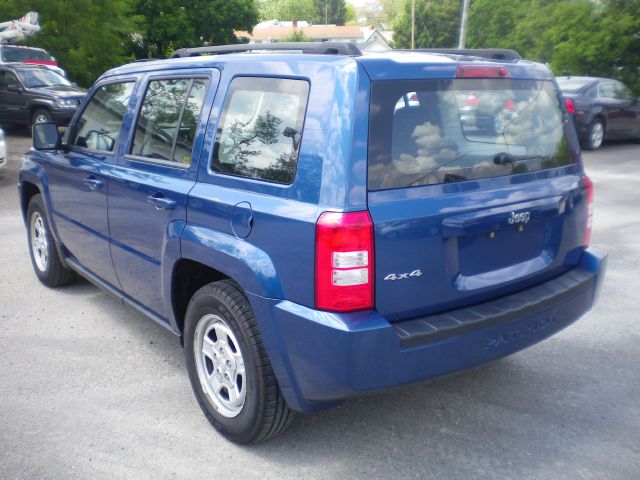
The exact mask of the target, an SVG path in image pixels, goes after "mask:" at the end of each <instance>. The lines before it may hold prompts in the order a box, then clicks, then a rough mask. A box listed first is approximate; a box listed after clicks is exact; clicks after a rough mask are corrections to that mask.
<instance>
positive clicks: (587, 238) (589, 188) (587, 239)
mask: <svg viewBox="0 0 640 480" xmlns="http://www.w3.org/2000/svg"><path fill="white" fill-rule="evenodd" d="M584 188H585V192H586V196H587V227H586V228H585V230H584V240H583V242H582V245H584V246H585V247H588V246H589V244H590V243H591V227H592V225H593V182H592V181H591V179H590V178H589V177H587V176H586V175H585V176H584Z"/></svg>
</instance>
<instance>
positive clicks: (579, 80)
mask: <svg viewBox="0 0 640 480" xmlns="http://www.w3.org/2000/svg"><path fill="white" fill-rule="evenodd" d="M556 80H557V82H558V85H559V86H560V90H562V94H563V95H564V97H565V102H566V107H567V110H568V111H569V112H570V113H571V116H572V117H573V120H574V123H575V127H576V131H577V132H578V136H579V137H580V142H581V144H582V146H583V148H585V149H587V150H597V149H598V148H600V146H601V145H602V142H603V141H604V140H606V139H611V140H617V139H622V140H624V139H634V140H638V139H640V102H639V101H638V99H637V98H636V97H635V96H634V95H633V93H632V92H631V90H629V89H628V88H627V87H626V86H625V85H624V84H623V83H622V82H619V81H618V80H614V79H611V78H597V77H557V78H556Z"/></svg>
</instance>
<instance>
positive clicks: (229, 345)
mask: <svg viewBox="0 0 640 480" xmlns="http://www.w3.org/2000/svg"><path fill="white" fill-rule="evenodd" d="M193 351H194V355H195V357H196V358H195V360H196V369H197V371H198V378H199V379H200V384H201V385H202V388H203V390H204V391H205V393H206V394H207V396H208V397H209V399H210V400H211V402H212V403H213V406H214V407H215V409H216V410H217V411H218V413H220V414H221V415H223V416H224V417H227V418H233V417H236V416H237V415H239V414H240V412H241V411H242V408H243V407H244V402H245V400H246V398H247V381H246V372H245V367H244V358H243V356H242V351H241V350H240V342H238V339H237V338H236V336H235V334H234V333H233V331H232V330H231V328H230V327H229V325H228V324H227V322H225V321H224V320H223V319H222V318H220V317H219V316H217V315H213V314H208V315H205V316H204V317H202V318H201V319H200V321H199V322H198V326H197V327H196V332H195V336H194V344H193Z"/></svg>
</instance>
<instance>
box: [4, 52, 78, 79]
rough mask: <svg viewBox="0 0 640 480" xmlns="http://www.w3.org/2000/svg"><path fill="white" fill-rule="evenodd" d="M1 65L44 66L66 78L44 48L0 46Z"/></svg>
mask: <svg viewBox="0 0 640 480" xmlns="http://www.w3.org/2000/svg"><path fill="white" fill-rule="evenodd" d="M3 63H27V64H34V65H44V66H46V67H47V68H48V69H49V70H53V71H54V72H56V73H57V74H58V75H62V76H63V77H66V76H67V72H65V71H64V70H63V69H62V68H60V67H59V66H58V62H57V61H56V59H55V58H54V57H53V55H51V54H50V53H49V52H47V51H46V50H45V49H44V48H36V47H24V46H22V45H0V65H1V64H3Z"/></svg>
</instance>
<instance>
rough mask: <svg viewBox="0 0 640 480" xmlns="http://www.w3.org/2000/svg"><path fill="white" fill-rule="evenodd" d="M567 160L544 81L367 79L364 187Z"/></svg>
mask: <svg viewBox="0 0 640 480" xmlns="http://www.w3.org/2000/svg"><path fill="white" fill-rule="evenodd" d="M572 162H573V160H572V157H571V156H570V154H569V150H568V148H567V142H566V138H565V131H564V117H563V114H562V111H561V110H560V103H559V100H558V96H557V92H556V90H555V88H554V86H553V84H552V83H551V82H548V81H532V80H510V79H455V80H419V81H378V82H374V83H373V87H372V101H371V111H370V132H369V189H370V190H382V189H390V188H404V187H412V186H418V185H428V184H438V183H449V182H459V181H464V180H473V179H478V178H487V177H496V176H503V175H512V174H516V173H525V172H532V171H536V170H542V169H547V168H554V167H560V166H564V165H569V164H570V163H572Z"/></svg>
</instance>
